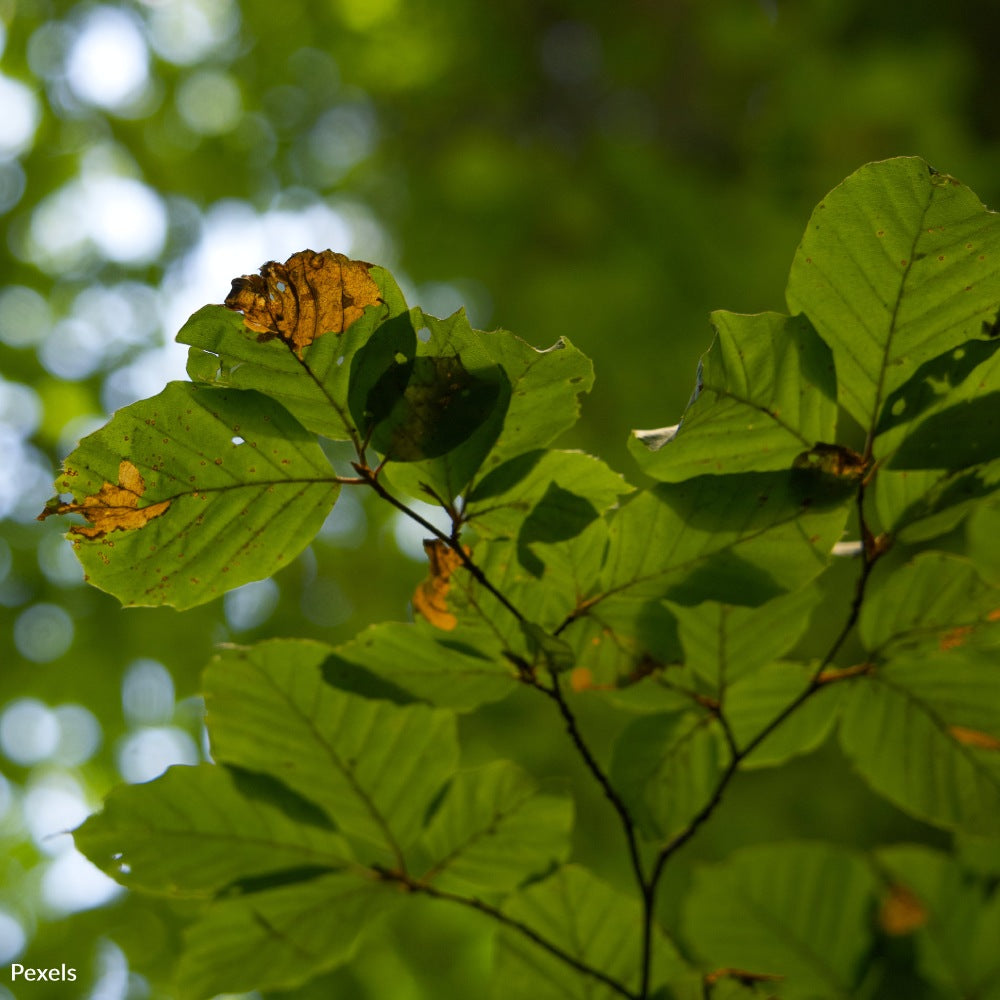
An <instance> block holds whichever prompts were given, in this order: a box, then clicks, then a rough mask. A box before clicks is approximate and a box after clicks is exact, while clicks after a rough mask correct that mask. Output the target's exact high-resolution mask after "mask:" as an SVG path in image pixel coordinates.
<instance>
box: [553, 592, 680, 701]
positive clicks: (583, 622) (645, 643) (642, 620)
mask: <svg viewBox="0 0 1000 1000" xmlns="http://www.w3.org/2000/svg"><path fill="white" fill-rule="evenodd" d="M561 636H562V637H563V638H565V640H566V641H567V642H568V643H569V645H570V646H571V647H572V649H573V651H574V654H575V663H576V666H577V667H578V668H579V669H580V670H585V671H586V672H587V675H586V676H587V679H588V680H589V683H588V684H587V685H586V686H588V687H592V686H594V685H597V686H599V687H601V688H608V687H620V688H622V690H621V691H620V692H619V695H621V696H623V697H625V700H626V701H628V697H627V696H625V694H624V693H625V691H626V690H627V689H628V687H629V686H632V685H634V684H635V683H636V681H638V680H640V679H641V678H643V677H645V676H647V675H649V674H650V673H652V672H654V671H656V672H657V676H658V677H659V679H660V680H662V681H663V683H664V684H666V685H667V686H668V687H669V685H670V683H671V682H672V681H675V680H676V681H677V682H678V683H682V684H684V685H689V682H691V677H690V674H689V672H688V671H684V672H683V674H684V677H683V680H682V678H681V677H680V676H679V673H680V670H679V664H680V663H681V661H682V660H683V659H684V655H683V652H682V651H681V645H680V640H679V639H678V638H677V621H676V619H675V618H674V616H673V615H672V614H671V612H670V611H669V610H668V609H667V607H666V606H665V605H664V604H663V602H661V601H647V600H643V599H641V598H632V597H630V596H629V595H628V593H627V592H626V593H623V594H611V595H609V596H608V597H606V598H604V599H602V600H601V601H600V602H599V603H597V604H596V605H594V606H593V607H585V608H582V609H581V611H580V613H579V615H578V616H577V617H575V618H574V619H573V620H572V622H570V624H569V625H568V626H567V628H566V629H565V630H564V631H563V632H562V633H561ZM665 666H669V667H670V670H669V671H667V672H664V671H661V670H659V669H658V668H660V667H665ZM668 674H669V676H668ZM658 683H659V682H658ZM663 694H664V692H662V691H661V692H659V696H661V697H662V695H663ZM655 700H660V699H659V698H657V697H656V696H654V701H655ZM689 701H690V697H689V696H686V698H685V704H687V703H688V702H689ZM662 707H663V706H662V705H661V706H660V709H645V710H646V711H659V710H661V709H662Z"/></svg>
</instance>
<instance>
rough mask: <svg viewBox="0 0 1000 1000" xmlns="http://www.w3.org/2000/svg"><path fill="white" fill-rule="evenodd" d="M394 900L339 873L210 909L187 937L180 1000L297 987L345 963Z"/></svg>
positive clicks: (385, 890) (384, 890)
mask: <svg viewBox="0 0 1000 1000" xmlns="http://www.w3.org/2000/svg"><path fill="white" fill-rule="evenodd" d="M399 898H400V897H399V894H398V893H396V892H394V891H393V890H392V889H391V888H390V887H389V886H388V885H379V884H378V883H377V882H375V881H373V880H366V879H363V878H360V877H359V876H358V875H356V874H353V873H343V874H340V873H338V874H332V875H324V876H321V877H319V878H314V879H310V880H309V881H306V882H300V883H298V884H295V885H290V886H283V887H281V888H277V889H266V890H264V891H263V892H256V893H252V894H250V895H248V896H242V897H235V898H233V899H225V900H222V901H220V902H216V903H213V904H212V905H211V906H210V907H209V908H208V911H207V912H206V913H205V915H204V916H203V917H202V918H201V919H200V920H198V921H197V922H196V923H194V924H192V925H191V927H190V928H189V929H188V931H187V933H186V935H185V948H184V952H183V954H182V955H181V960H180V965H179V967H178V970H177V980H178V985H179V988H180V993H181V996H182V997H184V998H185V1000H188V998H190V1000H207V998H208V997H213V996H215V995H216V994H218V993H222V992H226V993H229V992H231V991H233V990H239V991H244V990H256V989H269V988H273V989H288V988H290V987H293V986H297V985H298V984H300V983H302V982H305V981H306V980H307V979H310V978H312V977H313V976H315V975H317V974H318V973H320V972H323V971H324V970H327V969H332V968H334V967H335V966H337V965H341V964H342V963H344V962H346V961H347V960H348V959H349V958H350V957H351V955H352V954H353V952H354V950H355V949H356V947H357V944H358V939H359V938H360V937H361V936H362V934H364V933H365V932H366V931H372V930H374V928H373V922H374V921H375V920H376V918H377V917H378V916H379V915H380V914H381V913H383V912H384V911H386V910H388V909H390V908H391V907H392V906H393V904H394V903H396V902H397V901H398V900H399Z"/></svg>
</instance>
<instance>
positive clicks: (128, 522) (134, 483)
mask: <svg viewBox="0 0 1000 1000" xmlns="http://www.w3.org/2000/svg"><path fill="white" fill-rule="evenodd" d="M145 492H146V483H145V480H144V479H143V478H142V476H141V475H140V474H139V470H138V469H137V468H136V467H135V466H134V465H133V464H132V463H131V462H130V461H129V460H128V459H127V458H125V459H122V461H121V462H120V463H119V465H118V484H117V485H115V484H113V483H108V482H106V483H104V485H103V486H102V487H101V488H100V489H99V490H98V491H97V492H96V493H95V494H93V495H92V496H89V497H84V499H83V501H82V502H81V503H60V504H56V505H54V506H50V507H47V508H46V509H45V510H43V511H42V513H41V514H39V515H38V520H39V521H42V520H44V519H45V518H46V517H48V516H49V515H50V514H82V515H83V516H84V517H85V518H86V519H87V520H88V521H90V525H89V526H88V525H83V524H75V525H73V527H72V528H70V529H69V530H70V533H71V534H74V535H82V536H83V537H84V538H103V537H104V536H105V535H106V534H108V532H109V531H131V530H132V529H133V528H141V527H143V526H144V525H146V524H148V523H149V522H150V521H151V520H153V518H154V517H159V516H160V515H161V514H162V513H164V511H166V509H167V508H168V507H169V506H170V501H169V500H161V501H160V502H159V503H154V504H150V505H149V506H148V507H140V506H139V500H140V499H141V498H142V495H143V493H145Z"/></svg>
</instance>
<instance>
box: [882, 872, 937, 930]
mask: <svg viewBox="0 0 1000 1000" xmlns="http://www.w3.org/2000/svg"><path fill="white" fill-rule="evenodd" d="M927 918H928V913H927V907H926V906H924V904H923V903H922V902H921V900H920V899H919V897H918V896H917V895H916V894H915V893H914V892H912V891H911V890H910V889H907V888H906V886H905V885H893V886H890V887H889V894H888V896H886V897H885V899H883V900H882V906H881V907H880V908H879V912H878V922H879V926H880V927H881V928H882V930H884V931H885V932H886V934H891V935H892V936H893V937H902V936H903V935H905V934H912V933H913V932H914V931H917V930H920V928H921V927H923V926H924V924H926V923H927Z"/></svg>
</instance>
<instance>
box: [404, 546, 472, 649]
mask: <svg viewBox="0 0 1000 1000" xmlns="http://www.w3.org/2000/svg"><path fill="white" fill-rule="evenodd" d="M424 552H426V553H427V559H428V562H429V563H430V566H429V568H428V571H427V579H426V580H422V581H421V582H420V585H419V586H418V587H417V589H416V590H415V591H414V593H413V610H414V611H415V612H416V613H417V614H419V615H422V616H423V617H424V618H426V619H427V621H429V622H430V623H431V624H432V625H434V626H435V627H436V628H439V629H443V630H444V631H445V632H450V631H451V630H452V629H453V628H454V627H455V626H456V625H457V624H458V619H457V618H456V617H455V616H454V615H453V614H452V613H451V612H450V611H449V610H448V591H449V590H450V589H451V575H452V573H454V572H455V570H456V569H458V567H459V566H461V565H462V557H461V556H460V555H459V554H458V553H457V552H456V551H455V550H454V549H453V548H451V547H449V546H448V545H446V544H445V543H444V542H442V541H441V540H440V539H438V538H429V539H425V540H424Z"/></svg>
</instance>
